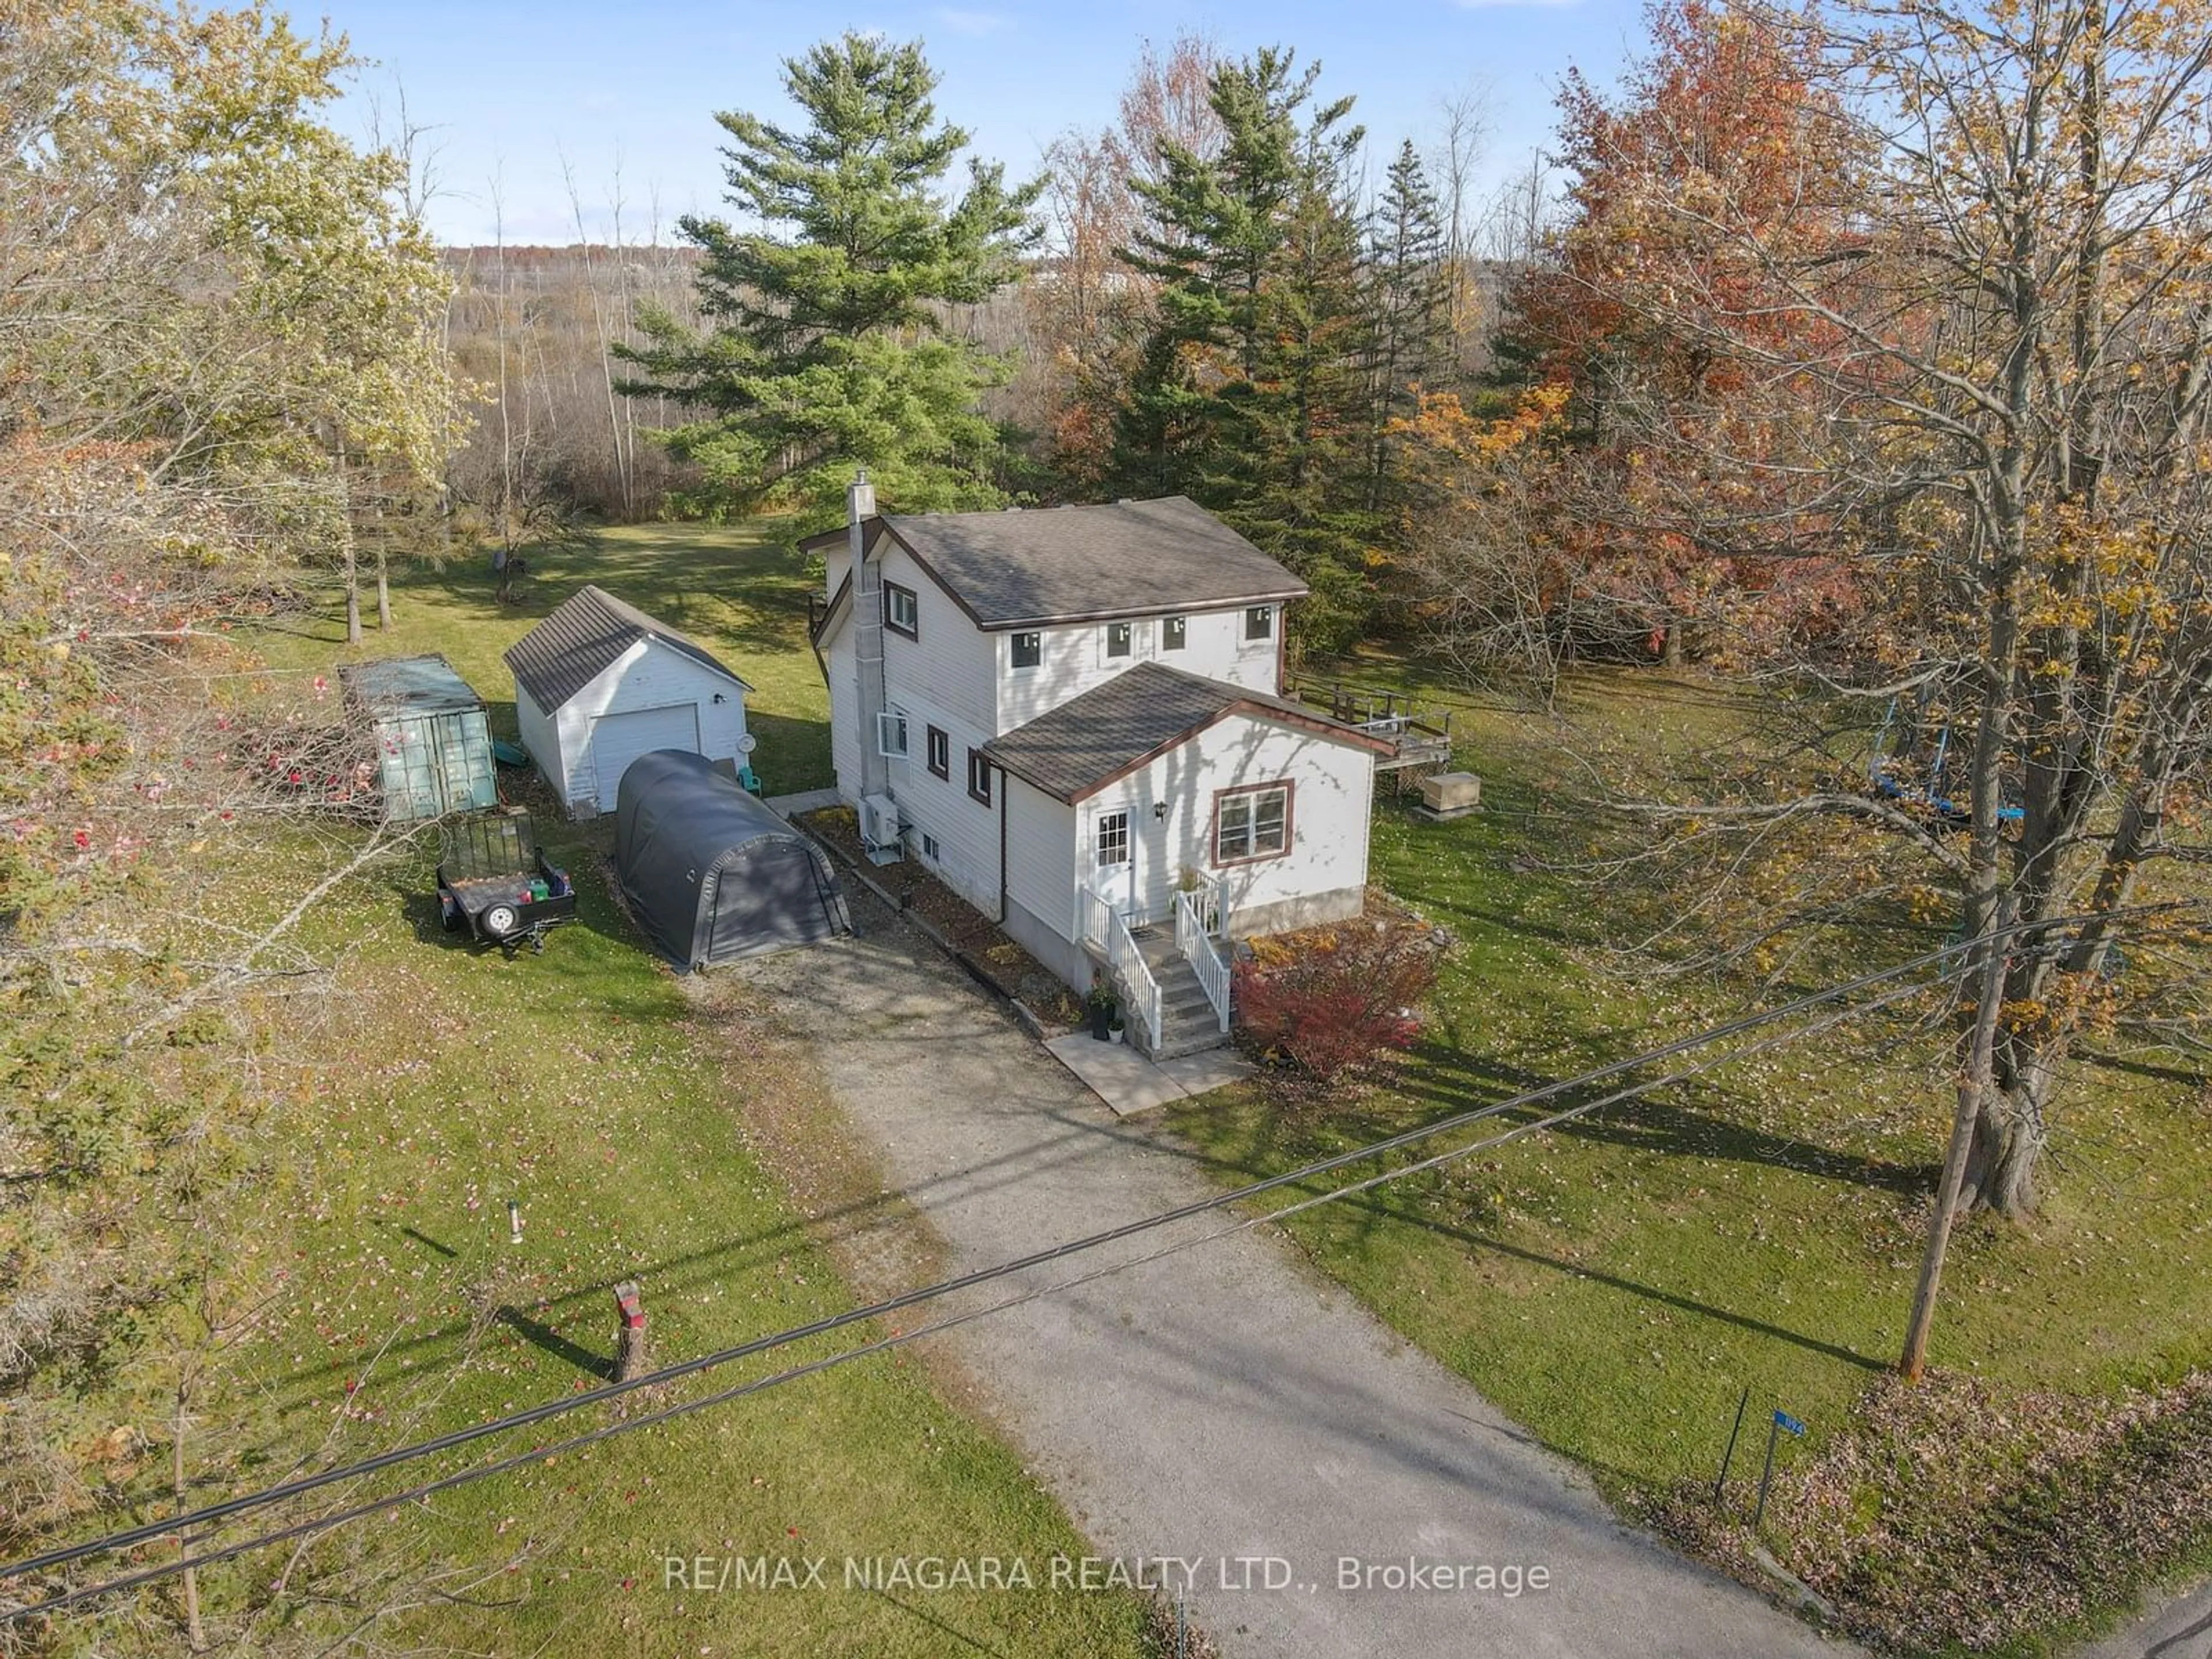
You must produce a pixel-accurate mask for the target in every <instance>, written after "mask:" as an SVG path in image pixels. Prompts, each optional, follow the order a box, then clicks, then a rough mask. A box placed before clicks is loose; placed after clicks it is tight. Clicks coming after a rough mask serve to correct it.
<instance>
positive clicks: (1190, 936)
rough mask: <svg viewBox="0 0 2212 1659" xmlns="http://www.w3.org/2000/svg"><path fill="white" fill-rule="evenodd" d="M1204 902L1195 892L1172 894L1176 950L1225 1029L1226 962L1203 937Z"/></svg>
mask: <svg viewBox="0 0 2212 1659" xmlns="http://www.w3.org/2000/svg"><path fill="white" fill-rule="evenodd" d="M1203 902H1205V901H1204V900H1202V899H1200V898H1199V897H1198V896H1196V895H1195V894H1192V893H1177V894H1176V923H1175V940H1176V950H1177V951H1181V952H1182V956H1183V958H1184V960H1185V961H1187V962H1188V963H1190V970H1191V972H1193V973H1194V974H1195V975H1198V982H1199V985H1200V988H1202V989H1203V990H1204V991H1205V993H1206V1000H1207V1001H1208V1002H1210V1003H1212V1005H1213V1012H1214V1017H1215V1018H1217V1019H1218V1020H1219V1021H1220V1022H1221V1029H1222V1030H1224V1031H1226V1030H1228V1029H1229V964H1228V963H1227V962H1226V961H1225V960H1224V959H1223V958H1222V955H1221V953H1220V952H1219V951H1217V950H1215V949H1214V948H1213V941H1212V939H1208V938H1207V937H1206V918H1205V916H1204V915H1202V914H1201V913H1200V909H1199V905H1200V904H1201V903H1203Z"/></svg>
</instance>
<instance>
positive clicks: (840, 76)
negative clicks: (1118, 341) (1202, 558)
mask: <svg viewBox="0 0 2212 1659" xmlns="http://www.w3.org/2000/svg"><path fill="white" fill-rule="evenodd" d="M784 70H785V73H784V84H785V87H786V88H787V89H788V90H789V92H790V94H791V96H792V98H793V100H794V101H795V102H796V103H797V104H798V105H799V108H800V109H801V110H802V111H803V112H805V115H806V117H807V118H808V121H809V125H807V127H806V128H805V130H804V131H790V130H787V129H785V128H783V127H781V126H777V125H774V124H772V123H770V122H768V121H765V120H763V119H762V118H760V117H758V116H756V115H750V114H746V113H744V112H731V113H726V114H723V115H720V116H717V117H716V119H717V120H719V121H720V123H721V125H722V127H723V129H724V130H725V131H727V132H728V133H729V135H730V137H732V140H734V141H735V142H734V143H733V145H732V147H731V148H730V149H727V150H726V151H725V152H724V154H725V155H726V156H727V157H728V158H729V166H728V167H727V169H726V177H727V179H728V181H729V186H730V191H729V197H728V199H729V201H730V202H731V204H732V205H733V206H735V207H738V208H740V209H742V210H744V211H745V212H746V213H747V214H748V215H749V216H751V217H752V218H754V219H756V220H757V221H758V222H759V223H760V224H761V226H762V227H763V228H761V229H759V230H750V231H744V232H740V231H737V230H733V229H732V228H731V227H730V226H729V225H728V224H726V222H722V221H720V220H717V219H702V218H696V217H690V216H687V217H685V218H684V220H682V221H681V222H680V224H681V228H682V230H683V233H684V236H685V237H686V238H687V239H688V240H690V241H692V242H694V243H696V245H697V246H699V247H700V248H702V250H704V252H705V256H706V257H705V259H704V261H703V262H702V265H701V268H700V272H699V277H698V286H699V298H700V306H701V310H702V313H704V314H705V315H706V316H707V317H708V318H709V319H712V327H711V330H710V331H708V332H707V333H706V334H704V335H703V336H700V335H694V334H691V333H690V332H688V331H685V330H684V329H683V328H681V327H680V326H678V325H677V323H676V322H675V321H674V319H671V318H670V317H669V316H667V315H666V314H665V313H655V312H649V311H648V312H647V313H643V314H641V318H640V324H641V329H642V331H643V332H644V334H645V336H646V339H645V343H644V344H643V345H641V346H639V347H636V348H617V355H619V356H622V357H623V358H624V359H626V360H627V361H629V362H632V363H634V364H635V365H636V366H637V367H638V368H639V369H640V370H641V374H640V375H639V376H638V378H636V379H635V380H632V381H630V382H629V383H628V384H627V385H626V386H624V388H623V389H624V390H626V391H629V392H632V393H634V394H635V395H653V396H666V397H670V398H680V399H683V400H684V401H686V402H689V403H691V404H697V405H701V406H703V407H704V408H706V409H708V410H711V411H712V413H711V414H710V415H709V416H708V417H706V418H704V419H702V420H699V421H696V422H691V423H690V424H688V425H685V426H682V427H678V428H675V429H674V430H672V431H671V433H670V434H669V435H668V436H667V439H666V441H667V442H668V444H669V446H670V447H671V449H672V450H673V451H674V452H675V453H677V454H678V456H680V457H682V458H684V459H688V460H690V461H693V462H695V463H696V464H697V465H699V466H700V468H701V469H702V472H703V474H704V476H705V479H706V484H705V488H704V489H702V491H701V492H700V499H699V501H697V503H696V505H699V506H702V507H706V508H708V509H709V510H714V511H729V510H740V511H743V510H750V509H751V508H754V507H763V506H793V507H799V508H800V509H802V511H803V512H805V513H806V514H807V516H808V517H809V518H818V517H826V516H830V515H834V514H836V513H840V512H842V500H843V490H844V486H845V484H846V483H847V482H848V480H849V479H850V477H851V476H852V472H853V469H854V466H855V465H865V466H866V467H867V469H868V470H869V471H870V472H871V473H872V475H873V476H874V477H875V478H876V481H877V487H878V492H879V493H880V495H882V496H883V498H884V500H885V501H887V502H895V503H896V504H897V505H898V506H899V507H902V508H905V509H908V510H929V509H945V508H963V507H996V506H1001V505H1004V503H1005V501H1006V496H1005V494H1004V492H1003V491H1002V490H1001V489H1000V487H999V484H998V483H997V481H996V480H997V473H998V470H999V467H1000V461H1001V459H1002V455H1003V448H1004V447H1003V444H1002V441H1001V434H1000V430H999V428H997V427H996V426H995V425H994V423H993V422H991V421H989V420H988V419H987V418H986V417H985V416H983V415H982V414H981V412H979V410H978V407H977V404H978V400H979V398H980V397H981V393H982V392H983V391H984V390H985V389H986V388H987V387H988V386H993V385H995V384H997V383H999V382H1000V380H1003V379H1004V378H1005V377H1006V374H1007V372H1008V369H1009V367H1010V365H1009V364H1008V363H1007V362H1006V360H1004V359H1003V358H1000V357H995V356H992V355H990V354H988V353H986V352H984V351H982V350H981V349H979V348H978V347H977V346H975V344H973V343H970V342H969V341H966V340H963V339H959V338H957V337H953V336H951V335H949V334H948V333H946V332H945V329H944V327H943V319H942V315H941V311H940V309H939V307H941V305H942V304H945V303H968V302H974V301H981V300H985V299H987V298H988V297H989V296H990V295H993V294H994V293H995V292H997V291H998V290H999V289H1001V288H1003V287H1005V286H1006V284H1007V283H1011V282H1012V281H1014V280H1015V278H1016V277H1017V276H1018V275H1019V274H1020V264H1019V260H1020V256H1021V254H1022V252H1023V251H1024V249H1025V248H1026V247H1028V246H1030V244H1032V243H1033V242H1034V241H1035V240H1036V235H1037V229H1036V225H1035V224H1034V222H1033V221H1032V219H1031V217H1030V207H1031V205H1032V204H1034V203H1035V202H1036V199H1037V197H1038V194H1039V192H1040V191H1041V190H1042V180H1037V181H1036V182H1033V183H1030V184H1027V185H1021V186H1018V187H1017V188H1012V189H1010V188H1008V187H1007V185H1006V178H1005V170H1004V168H1003V167H1000V166H999V165H997V164H995V163H984V162H981V161H970V162H969V185H968V189H967V191H965V193H964V194H963V195H962V196H961V197H960V198H959V199H958V201H957V203H950V204H948V203H947V202H946V201H945V199H944V198H943V197H941V196H940V195H939V193H938V191H937V188H936V187H937V185H938V183H939V180H940V179H943V178H944V177H945V173H947V172H948V171H949V170H950V169H951V166H952V163H953V161H954V159H955V157H957V155H958V154H959V153H960V151H961V150H962V149H964V148H966V146H967V143H968V137H969V136H968V134H967V132H966V131H963V129H961V128H959V127H957V126H951V125H938V121H937V112H936V107H935V106H934V105H933V103H932V102H931V97H930V95H931V94H932V93H933V91H934V90H935V88H936V87H937V76H936V73H935V71H933V70H932V69H931V68H930V67H929V64H928V63H927V61H926V60H925V59H924V58H923V57H922V52H921V46H920V44H919V43H918V42H916V43H908V44H906V45H892V44H890V43H888V42H885V41H882V40H877V39H874V38H872V37H869V36H865V35H860V34H854V33H848V34H846V35H845V36H844V37H843V38H842V40H836V41H825V42H823V44H821V45H819V46H815V47H813V48H812V49H811V51H810V52H807V54H806V55H805V57H804V58H792V59H788V60H787V62H786V63H785V65H784ZM933 302H935V303H933Z"/></svg>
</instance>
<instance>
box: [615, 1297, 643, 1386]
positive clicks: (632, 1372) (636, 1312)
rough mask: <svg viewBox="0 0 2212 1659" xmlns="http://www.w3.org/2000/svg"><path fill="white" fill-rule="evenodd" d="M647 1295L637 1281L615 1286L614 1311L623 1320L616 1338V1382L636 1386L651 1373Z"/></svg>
mask: <svg viewBox="0 0 2212 1659" xmlns="http://www.w3.org/2000/svg"><path fill="white" fill-rule="evenodd" d="M643 1296H644V1292H643V1291H640V1290H639V1289H638V1285H637V1281H636V1280H635V1279H624V1280H623V1282H622V1283H621V1284H619V1285H616V1286H615V1310H616V1311H617V1314H619V1315H620V1316H621V1319H622V1328H621V1329H620V1331H619V1332H618V1333H617V1335H616V1339H615V1340H616V1342H617V1345H618V1346H617V1348H616V1350H615V1381H616V1382H617V1383H635V1381H636V1380H637V1379H638V1378H639V1377H641V1376H644V1375H645V1373H646V1372H647V1370H649V1369H651V1367H650V1366H649V1365H648V1364H647V1360H646V1357H645V1304H644V1302H643V1299H642V1298H643Z"/></svg>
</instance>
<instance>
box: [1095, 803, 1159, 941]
mask: <svg viewBox="0 0 2212 1659" xmlns="http://www.w3.org/2000/svg"><path fill="white" fill-rule="evenodd" d="M1135 827H1136V817H1135V815H1134V814H1133V813H1132V812H1130V811H1127V809H1126V808H1123V807H1118V806H1117V807H1115V808H1114V809H1112V810H1111V811H1102V812H1097V813H1094V814H1092V815H1091V845H1090V847H1089V848H1088V849H1087V855H1088V858H1089V860H1090V865H1091V890H1092V891H1093V892H1095V893H1097V895H1098V896H1099V897H1101V898H1103V899H1104V900H1105V901H1106V902H1107V903H1109V904H1110V905H1112V906H1113V907H1114V910H1115V914H1116V915H1120V916H1121V918H1122V919H1123V920H1124V921H1127V923H1128V924H1129V926H1131V927H1142V926H1143V925H1144V921H1145V905H1144V891H1145V890H1144V885H1143V878H1142V873H1141V872H1140V871H1139V868H1138V860H1139V857H1140V855H1141V853H1142V849H1141V848H1139V845H1138V837H1137V836H1136V834H1135Z"/></svg>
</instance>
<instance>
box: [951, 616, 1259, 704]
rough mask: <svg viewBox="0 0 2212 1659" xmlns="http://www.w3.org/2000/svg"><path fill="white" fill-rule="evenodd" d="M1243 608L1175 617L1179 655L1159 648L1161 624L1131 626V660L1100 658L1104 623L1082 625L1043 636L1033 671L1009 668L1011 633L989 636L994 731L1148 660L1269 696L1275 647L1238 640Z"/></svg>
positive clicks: (1141, 621) (1147, 620) (1149, 620)
mask: <svg viewBox="0 0 2212 1659" xmlns="http://www.w3.org/2000/svg"><path fill="white" fill-rule="evenodd" d="M1244 611H1245V607H1244V606H1243V605H1238V606H1237V607H1235V608H1234V609H1231V610H1224V611H1176V612H1173V613H1172V614H1173V615H1176V616H1179V617H1182V618H1183V646H1182V649H1181V650H1179V651H1164V650H1162V649H1161V648H1160V643H1161V642H1160V629H1159V620H1160V619H1159V618H1158V617H1139V618H1138V619H1137V620H1136V622H1135V624H1134V629H1133V635H1132V637H1131V641H1130V650H1129V654H1128V655H1127V656H1126V657H1109V656H1108V655H1107V654H1106V633H1105V624H1103V623H1078V624H1074V625H1072V626H1069V627H1066V628H1048V629H1042V634H1043V635H1044V637H1043V640H1042V647H1043V649H1042V655H1043V660H1042V662H1040V663H1039V664H1038V665H1037V666H1036V667H1035V668H1016V667H1015V666H1014V665H1013V661H1014V659H1013V641H1014V635H1013V634H1012V632H1006V633H1001V634H994V635H986V636H985V637H987V638H988V639H990V640H991V641H994V644H995V646H996V648H997V652H998V656H997V665H998V718H997V723H996V726H995V727H994V732H1011V731H1012V730H1013V729H1014V727H1016V726H1020V725H1023V724H1024V723H1025V722H1027V721H1030V720H1035V719H1036V717H1037V716H1038V715H1039V714H1045V713H1047V712H1048V711H1049V710H1051V709H1054V708H1059V707H1060V704H1062V703H1064V702H1066V701H1067V700H1068V699H1069V698H1071V697H1079V696H1082V695H1083V694H1084V693H1085V691H1088V690H1091V688H1092V687H1094V686H1099V685H1103V684H1106V682H1107V681H1109V680H1110V679H1112V678H1114V677H1115V675H1116V674H1119V673H1120V672H1121V671H1122V670H1123V669H1125V668H1128V667H1132V666H1133V665H1135V664H1138V663H1140V662H1146V661H1153V662H1161V663H1164V664H1166V665H1167V666H1169V667H1170V668H1179V669H1181V670H1182V671H1183V672H1185V673H1186V674H1200V675H1203V676H1204V677H1206V678H1208V679H1215V680H1225V681H1227V682H1228V683H1229V684H1231V685H1241V686H1243V687H1245V688H1246V689H1247V690H1253V691H1265V692H1267V693H1268V694H1269V695H1270V696H1272V695H1273V694H1274V692H1275V691H1276V690H1278V687H1277V686H1276V684H1275V642H1274V641H1273V640H1256V641H1252V642H1250V643H1249V644H1248V643H1247V642H1246V641H1245V640H1244V638H1243V629H1244Z"/></svg>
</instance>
